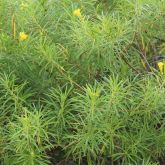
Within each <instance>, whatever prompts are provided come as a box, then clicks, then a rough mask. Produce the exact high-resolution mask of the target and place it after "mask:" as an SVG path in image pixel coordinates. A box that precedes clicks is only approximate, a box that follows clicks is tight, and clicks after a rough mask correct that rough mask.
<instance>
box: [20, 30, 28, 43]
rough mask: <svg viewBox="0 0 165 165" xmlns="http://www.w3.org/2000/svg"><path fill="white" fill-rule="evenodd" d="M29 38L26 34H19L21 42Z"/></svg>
mask: <svg viewBox="0 0 165 165" xmlns="http://www.w3.org/2000/svg"><path fill="white" fill-rule="evenodd" d="M27 37H28V35H26V34H25V33H24V32H20V33H19V40H20V41H24V40H26V39H27Z"/></svg>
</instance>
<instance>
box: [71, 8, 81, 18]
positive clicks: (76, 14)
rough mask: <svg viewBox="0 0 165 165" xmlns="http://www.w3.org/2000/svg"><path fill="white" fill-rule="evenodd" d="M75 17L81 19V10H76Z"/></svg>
mask: <svg viewBox="0 0 165 165" xmlns="http://www.w3.org/2000/svg"><path fill="white" fill-rule="evenodd" d="M73 15H74V16H76V17H81V10H80V9H76V10H74V11H73Z"/></svg>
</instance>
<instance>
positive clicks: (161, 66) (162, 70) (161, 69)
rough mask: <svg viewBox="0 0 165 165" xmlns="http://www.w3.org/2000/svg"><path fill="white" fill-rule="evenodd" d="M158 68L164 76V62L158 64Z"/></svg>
mask: <svg viewBox="0 0 165 165" xmlns="http://www.w3.org/2000/svg"><path fill="white" fill-rule="evenodd" d="M158 67H159V70H160V73H161V74H164V63H163V62H158Z"/></svg>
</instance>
